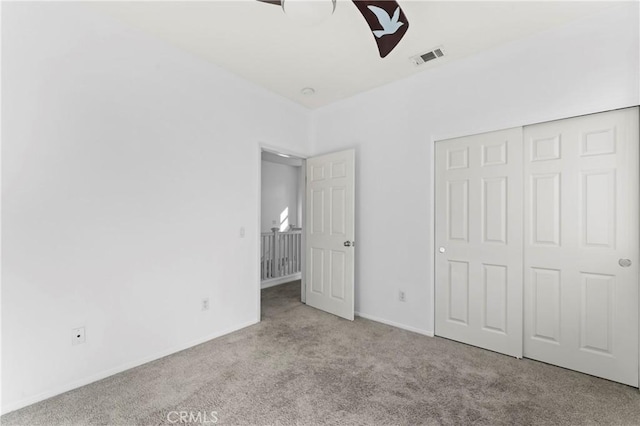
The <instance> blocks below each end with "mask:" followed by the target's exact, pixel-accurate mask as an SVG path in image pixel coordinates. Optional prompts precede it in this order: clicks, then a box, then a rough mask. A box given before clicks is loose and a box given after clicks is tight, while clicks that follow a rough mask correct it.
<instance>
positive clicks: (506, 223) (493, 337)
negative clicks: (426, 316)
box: [436, 128, 522, 357]
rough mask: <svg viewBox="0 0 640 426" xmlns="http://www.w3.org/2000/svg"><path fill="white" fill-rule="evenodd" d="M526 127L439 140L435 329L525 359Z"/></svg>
mask: <svg viewBox="0 0 640 426" xmlns="http://www.w3.org/2000/svg"><path fill="white" fill-rule="evenodd" d="M521 168H522V130H521V129H520V128H517V129H509V130H504V131H499V132H492V133H487V134H483V135H476V136H470V137H464V138H458V139H451V140H447V141H441V142H438V143H436V250H439V248H440V247H442V248H443V249H444V250H445V251H444V252H442V253H440V252H438V253H437V254H436V334H437V335H439V336H443V337H447V338H450V339H453V340H458V341H461V342H464V343H468V344H472V345H475V346H480V347H483V348H486V349H490V350H493V351H497V352H502V353H505V354H509V355H513V356H517V357H520V356H522V170H521Z"/></svg>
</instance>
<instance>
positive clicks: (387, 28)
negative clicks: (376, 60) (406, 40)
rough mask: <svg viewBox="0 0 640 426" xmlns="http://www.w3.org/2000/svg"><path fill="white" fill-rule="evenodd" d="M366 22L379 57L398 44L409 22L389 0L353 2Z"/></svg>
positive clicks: (356, 0) (396, 5) (354, 0)
mask: <svg viewBox="0 0 640 426" xmlns="http://www.w3.org/2000/svg"><path fill="white" fill-rule="evenodd" d="M353 4H355V5H356V7H357V8H358V10H359V11H360V13H361V14H362V17H363V18H364V19H365V21H367V24H368V25H369V28H370V29H371V34H373V38H374V39H375V40H376V43H377V44H378V52H380V57H381V58H384V57H385V56H387V55H388V54H389V53H391V51H392V50H393V49H395V47H396V46H397V45H398V43H400V40H402V37H404V35H405V34H406V32H407V29H408V28H409V21H408V20H407V17H406V16H405V14H404V12H403V11H402V9H401V8H400V5H399V4H398V2H396V1H389V0H377V1H375V0H371V1H370V0H353Z"/></svg>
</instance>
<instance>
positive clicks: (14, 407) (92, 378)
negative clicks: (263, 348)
mask: <svg viewBox="0 0 640 426" xmlns="http://www.w3.org/2000/svg"><path fill="white" fill-rule="evenodd" d="M259 322H260V321H259V320H252V321H248V322H245V323H242V324H240V325H237V326H234V327H231V328H228V329H226V330H223V331H219V332H217V333H213V334H210V335H208V336H205V337H202V338H200V339H196V340H193V341H191V342H189V343H185V344H183V345H179V346H174V347H172V348H170V349H166V350H164V351H161V352H158V353H156V354H154V355H151V356H148V357H144V358H142V359H139V360H137V361H133V362H129V363H126V364H122V365H119V366H117V367H115V368H110V369H108V370H104V371H101V372H100V373H97V374H93V375H91V376H89V377H86V378H84V379H80V380H76V381H74V382H71V383H68V384H66V385H63V386H59V387H57V388H55V389H53V390H50V391H46V392H42V393H39V394H38V395H35V396H32V397H29V398H25V399H22V400H20V401H18V402H15V403H13V404H9V405H8V406H3V407H0V414H2V415H3V414H7V413H10V412H12V411H15V410H19V409H21V408H24V407H27V406H29V405H31V404H35V403H36V402H40V401H44V400H45V399H49V398H52V397H54V396H57V395H60V394H63V393H65V392H69V391H70V390H73V389H77V388H80V387H82V386H86V385H88V384H91V383H94V382H97V381H99V380H102V379H105V378H107V377H109V376H113V375H114V374H118V373H122V372H123V371H126V370H130V369H132V368H135V367H139V366H141V365H143V364H146V363H148V362H151V361H156V360H158V359H160V358H164V357H165V356H168V355H172V354H175V353H177V352H180V351H183V350H185V349H189V348H191V347H193V346H197V345H200V344H202V343H205V342H208V341H209V340H213V339H216V338H218V337H222V336H224V335H227V334H229V333H233V332H234V331H238V330H241V329H243V328H246V327H249V326H252V325H254V324H257V323H259Z"/></svg>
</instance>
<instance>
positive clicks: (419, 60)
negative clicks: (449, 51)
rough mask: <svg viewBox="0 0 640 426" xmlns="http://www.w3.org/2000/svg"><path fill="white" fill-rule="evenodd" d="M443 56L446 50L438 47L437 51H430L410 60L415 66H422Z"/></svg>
mask: <svg viewBox="0 0 640 426" xmlns="http://www.w3.org/2000/svg"><path fill="white" fill-rule="evenodd" d="M442 56H444V50H443V49H442V47H436V48H435V49H433V50H430V51H428V52H426V53H422V54H420V55H416V56H412V57H411V58H410V59H411V62H413V63H414V64H416V65H422V64H424V63H425V62H429V61H433V60H434V59H438V58H440V57H442Z"/></svg>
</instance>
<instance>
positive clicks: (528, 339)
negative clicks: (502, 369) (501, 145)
mask: <svg viewBox="0 0 640 426" xmlns="http://www.w3.org/2000/svg"><path fill="white" fill-rule="evenodd" d="M524 139H525V162H524V163H525V165H524V172H525V183H526V184H525V274H524V281H525V341H524V355H525V356H526V357H528V358H533V359H537V360H540V361H544V362H548V363H551V364H556V365H559V366H562V367H566V368H570V369H573V370H578V371H582V372H585V373H588V374H592V375H595V376H599V377H604V378H607V379H610V380H614V381H617V382H622V383H626V384H629V385H631V386H638V262H639V261H640V259H639V257H638V245H639V244H638V182H639V180H638V109H637V108H632V109H626V110H619V111H612V112H607V113H601V114H594V115H589V116H584V117H578V118H571V119H567V120H561V121H555V122H550V123H544V124H538V125H534V126H529V127H525V130H524ZM629 263H630V265H629Z"/></svg>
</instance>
